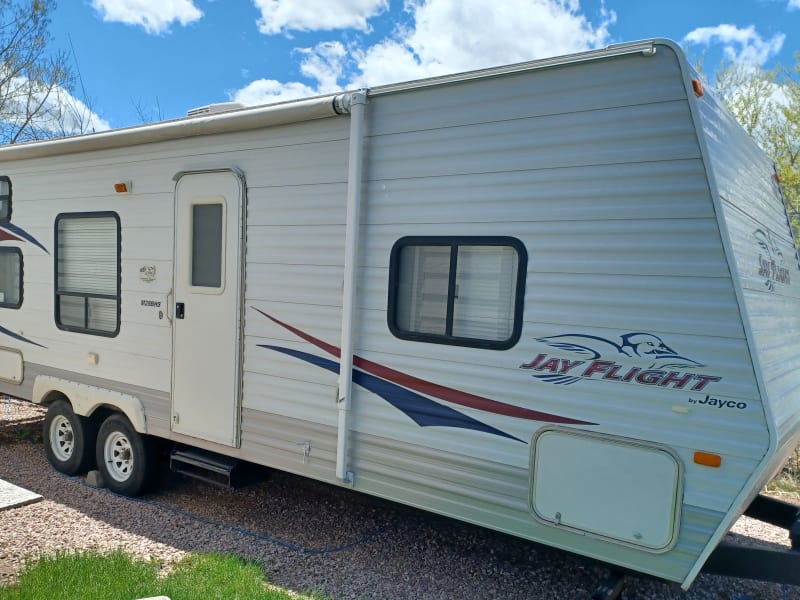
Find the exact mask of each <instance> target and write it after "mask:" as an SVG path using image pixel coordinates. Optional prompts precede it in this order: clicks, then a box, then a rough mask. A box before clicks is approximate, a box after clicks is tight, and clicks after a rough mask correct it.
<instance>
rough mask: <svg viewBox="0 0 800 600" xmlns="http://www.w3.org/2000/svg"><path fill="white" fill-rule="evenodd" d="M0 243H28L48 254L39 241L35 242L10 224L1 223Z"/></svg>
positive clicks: (35, 240)
mask: <svg viewBox="0 0 800 600" xmlns="http://www.w3.org/2000/svg"><path fill="white" fill-rule="evenodd" d="M0 242H30V243H31V244H33V245H34V246H38V247H39V248H41V249H42V250H44V251H45V252H46V253H47V254H50V252H48V251H47V248H45V247H44V246H42V244H40V243H39V240H37V239H36V238H35V237H33V236H32V235H31V234H29V233H28V232H27V231H25V230H24V229H22V228H20V227H17V226H16V225H12V224H11V223H3V224H2V225H0Z"/></svg>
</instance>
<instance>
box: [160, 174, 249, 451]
mask: <svg viewBox="0 0 800 600" xmlns="http://www.w3.org/2000/svg"><path fill="white" fill-rule="evenodd" d="M215 173H229V174H231V175H233V177H234V178H235V179H236V180H237V182H238V184H239V196H238V202H239V206H238V217H239V223H238V227H237V228H236V231H237V244H236V246H235V248H236V250H237V254H238V257H239V260H238V261H237V263H238V264H237V265H236V268H235V269H234V270H233V272H231V273H230V274H229V275H227V273H228V271H227V270H226V277H235V282H236V290H237V298H236V310H237V331H236V345H235V348H236V364H235V403H234V412H235V416H236V418H235V423H234V432H233V443H232V445H231V447H233V448H240V447H241V442H242V393H243V381H242V377H243V370H244V288H245V252H246V231H247V181H246V178H245V175H244V172H243V171H242V170H241V169H239V168H237V167H221V168H216V169H198V170H185V171H178V172H177V173H175V175H173V177H172V180H173V181H174V182H175V188H174V192H173V198H174V207H173V227H172V230H173V251H172V255H173V263H172V264H173V266H172V290H171V292H170V294H169V302H170V304H169V309H168V310H169V311H170V312H169V314H170V315H171V317H172V319H171V320H172V321H173V324H172V325H173V326H172V356H171V367H172V368H171V376H170V419H169V423H170V425H169V427H170V431H171V432H172V433H173V434H174V435H186V436H188V437H194V436H191V435H189V434H186V433H181V432H179V431H175V420H174V419H175V400H174V392H175V349H176V343H175V338H176V329H175V324H174V319H175V318H176V315H175V304H176V302H177V301H178V299H177V298H176V297H175V291H176V285H175V284H176V282H177V278H178V277H179V275H180V274H179V273H178V247H177V246H178V243H179V241H178V235H177V234H178V208H179V206H178V185H179V184H180V181H181V179H182V178H183V177H184V176H187V175H210V174H215ZM229 209H230V207H228V208H226V209H225V211H226V214H227V215H228V217H230V213H231V212H232V211H230V210H229ZM226 250H227V249H226ZM195 439H203V440H205V441H208V442H211V443H219V442H215V441H214V440H207V439H206V438H202V437H197V438H195Z"/></svg>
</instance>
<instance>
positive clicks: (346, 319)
mask: <svg viewBox="0 0 800 600" xmlns="http://www.w3.org/2000/svg"><path fill="white" fill-rule="evenodd" d="M695 78H696V75H695V74H693V73H692V71H691V68H690V67H689V66H688V65H687V63H686V60H685V58H684V57H683V56H682V54H681V52H680V50H679V49H678V48H677V47H675V46H674V45H673V44H672V43H670V42H667V41H651V42H641V43H636V44H628V45H623V46H617V47H611V48H609V49H606V50H600V51H593V52H589V53H584V54H580V55H575V56H569V57H562V58H557V59H548V60H543V61H536V62H532V63H526V64H522V65H514V66H509V67H502V68H497V69H490V70H485V71H479V72H475V73H468V74H463V75H455V76H451V77H443V78H438V79H434V80H426V81H422V82H413V83H410V84H402V85H396V86H386V87H382V88H376V89H373V90H369V91H368V92H357V93H354V94H342V95H340V96H335V97H333V96H332V97H325V98H317V99H310V100H302V101H297V102H290V103H286V104H281V105H274V106H268V107H259V108H251V109H244V110H238V111H234V112H229V113H223V114H215V115H210V116H201V117H196V118H190V119H181V120H177V121H173V122H165V123H157V124H153V125H145V126H141V127H135V128H131V129H124V130H119V131H111V132H104V133H99V134H93V135H88V136H82V137H77V138H70V139H60V140H53V141H44V142H37V143H33V144H23V145H19V146H9V147H4V148H0V177H1V178H0V192H3V193H4V194H5V195H2V194H0V269H2V271H0V292H2V294H3V295H2V296H0V392H2V393H7V394H10V395H13V396H16V397H20V398H24V399H28V400H32V401H33V402H38V403H45V404H50V403H53V402H54V401H56V400H61V401H66V402H68V403H69V405H70V406H71V409H72V410H73V411H74V413H76V414H77V415H79V416H80V417H85V418H86V419H85V420H83V421H82V422H83V423H84V424H87V423H89V424H91V423H94V424H93V426H92V427H88V428H87V433H85V437H86V439H85V440H79V441H80V442H81V443H84V444H94V438H93V437H92V436H93V435H94V433H96V426H97V425H99V421H100V419H101V418H102V419H105V418H106V417H108V416H109V415H110V414H111V413H112V412H119V413H122V414H123V415H124V416H125V418H126V419H127V420H128V421H129V422H130V425H131V427H132V428H133V429H134V430H135V431H136V432H138V433H140V434H146V436H153V437H155V438H161V439H164V440H170V441H172V442H176V443H180V444H184V445H187V446H192V447H195V448H201V449H205V450H210V451H214V452H216V453H219V454H222V455H226V456H230V457H235V458H240V459H245V460H247V461H252V462H256V463H259V464H263V465H267V466H270V467H274V468H278V469H282V470H286V471H289V472H293V473H297V474H300V475H304V476H308V477H312V478H315V479H318V480H322V481H326V482H329V483H333V484H339V485H348V486H351V487H352V488H354V489H356V490H359V491H362V492H365V493H369V494H374V495H376V496H380V497H384V498H388V499H391V500H395V501H398V502H402V503H405V504H409V505H413V506H417V507H421V508H424V509H427V510H430V511H433V512H436V513H440V514H445V515H449V516H452V517H455V518H458V519H462V520H464V521H468V522H472V523H476V524H480V525H483V526H486V527H490V528H493V529H496V530H500V531H504V532H508V533H511V534H513V535H516V536H520V537H523V538H527V539H531V540H536V541H538V542H542V543H545V544H548V545H551V546H555V547H559V548H563V549H566V550H569V551H572V552H576V553H579V554H582V555H585V556H590V557H594V558H597V559H600V560H603V561H606V562H609V563H614V564H617V565H620V566H623V567H626V568H630V569H633V570H636V571H639V572H643V573H649V574H652V575H655V576H657V577H660V578H664V579H667V580H671V581H676V582H680V583H681V584H682V585H683V586H684V587H688V586H689V585H690V584H691V582H692V581H693V580H694V578H695V577H696V575H697V574H698V572H699V571H700V569H701V568H702V566H703V564H704V562H705V561H706V559H707V558H708V556H709V555H710V553H711V552H712V551H713V550H714V548H715V547H716V546H717V544H718V542H719V541H720V540H721V538H722V537H723V536H724V534H725V533H726V532H727V531H728V529H729V528H730V527H731V525H732V524H733V522H734V521H735V520H736V518H737V517H738V516H739V515H740V514H742V512H743V511H744V510H745V509H746V508H747V506H748V505H749V503H750V502H751V501H752V499H753V498H754V497H755V496H756V495H757V494H758V492H759V491H760V490H761V488H762V487H763V486H764V485H765V483H766V482H767V481H768V480H769V479H770V477H771V476H772V475H773V474H774V473H775V472H776V471H777V470H778V469H779V468H780V467H781V465H782V463H783V461H784V460H785V458H786V457H787V455H788V454H789V453H790V452H791V451H792V449H793V448H794V447H795V446H796V445H797V443H798V441H799V440H800V388H799V386H800V345H799V344H800V343H799V342H798V333H800V272H798V271H800V264H799V263H798V257H797V253H796V251H795V245H794V240H793V236H792V232H791V228H790V226H789V223H788V219H787V214H786V211H785V208H784V206H783V202H782V198H781V193H780V189H779V185H778V183H777V182H776V178H775V172H774V167H773V164H772V162H771V161H770V160H768V159H767V158H766V157H765V156H764V155H763V153H762V152H761V151H760V150H759V149H758V148H757V147H756V145H755V144H754V143H753V142H752V140H750V139H749V138H748V137H747V136H746V135H745V134H744V132H743V131H742V130H741V129H740V128H739V126H738V125H737V124H736V123H735V122H734V120H733V119H732V118H731V117H730V116H729V115H728V114H727V113H726V112H725V111H724V110H723V109H722V108H720V106H719V104H718V103H717V102H716V101H715V99H714V98H713V96H712V95H711V94H709V93H706V94H704V95H702V96H698V95H697V94H696V93H695V89H694V88H693V82H692V80H693V79H695ZM340 370H341V377H340ZM92 419H94V421H92ZM54 423H56V424H57V425H59V426H60V427H62V428H63V429H64V431H68V432H69V436H70V437H67V438H64V433H63V431H62V432H61V433H60V434H59V431H58V430H57V427H55V426H54V428H53V430H52V431H51V435H50V438H49V442H48V440H46V442H48V443H50V444H54V443H56V442H58V440H59V439H60V440H61V441H62V442H63V441H64V439H66V440H67V442H66V443H65V444H64V445H63V447H60V448H58V447H57V448H55V449H51V452H55V453H56V458H58V457H59V456H60V457H61V458H62V459H63V460H67V459H68V458H69V456H70V454H69V453H70V452H79V451H80V444H79V443H78V441H75V440H77V439H78V438H77V437H71V436H78V435H79V434H80V432H76V431H72V430H71V429H70V425H71V422H70V421H69V419H67V418H63V417H62V418H60V419H58V420H56V421H54ZM51 424H52V423H51ZM123 433H124V432H123ZM46 434H47V432H46ZM58 435H61V438H59V437H58ZM128 437H130V436H128ZM90 438H91V439H90ZM102 438H103V429H102V428H101V439H100V440H99V441H98V442H97V444H98V448H99V450H98V452H100V453H102V451H103V447H104V443H105V442H109V439H110V442H109V443H111V442H115V443H122V444H124V443H125V442H126V441H127V440H126V439H125V436H124V435H122V436H117V437H113V438H108V439H105V440H104V439H102ZM70 444H72V445H70ZM111 446H113V443H112V444H111ZM112 450H113V449H112ZM59 453H60V454H59ZM134 463H135V461H133V462H131V461H129V463H128V467H129V468H133V469H135V468H136V465H135V464H134ZM120 464H122V463H120ZM131 464H133V466H132V467H131ZM120 468H122V467H120ZM117 475H120V477H124V476H125V472H124V471H118V472H117Z"/></svg>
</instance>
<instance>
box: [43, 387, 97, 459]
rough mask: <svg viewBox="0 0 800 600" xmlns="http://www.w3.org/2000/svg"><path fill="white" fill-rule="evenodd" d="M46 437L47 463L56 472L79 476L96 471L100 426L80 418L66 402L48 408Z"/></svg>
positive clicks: (45, 418)
mask: <svg viewBox="0 0 800 600" xmlns="http://www.w3.org/2000/svg"><path fill="white" fill-rule="evenodd" d="M42 435H43V437H44V451H45V454H46V455H47V461H48V462H49V463H50V464H51V465H53V468H54V469H55V470H56V471H60V472H62V473H66V474H67V475H76V474H78V473H85V472H87V471H88V470H90V469H92V468H94V458H95V452H94V447H95V440H96V439H97V423H96V422H95V421H94V419H89V418H86V417H81V416H78V415H76V414H75V413H74V412H73V411H72V406H70V403H69V402H67V401H66V400H64V399H59V400H56V401H55V402H53V403H52V404H51V405H50V406H48V407H47V414H46V415H45V417H44V426H43V428H42Z"/></svg>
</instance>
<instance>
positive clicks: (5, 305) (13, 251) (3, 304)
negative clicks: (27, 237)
mask: <svg viewBox="0 0 800 600" xmlns="http://www.w3.org/2000/svg"><path fill="white" fill-rule="evenodd" d="M0 254H16V255H17V257H19V283H18V289H19V301H18V302H17V303H15V304H14V303H11V302H0V308H13V309H18V308H20V307H21V306H22V300H23V296H24V290H23V288H22V280H23V272H24V269H25V261H24V258H23V256H22V250H20V249H19V248H14V247H1V248H0Z"/></svg>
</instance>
